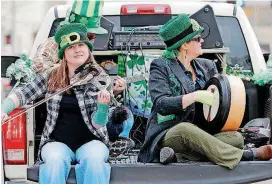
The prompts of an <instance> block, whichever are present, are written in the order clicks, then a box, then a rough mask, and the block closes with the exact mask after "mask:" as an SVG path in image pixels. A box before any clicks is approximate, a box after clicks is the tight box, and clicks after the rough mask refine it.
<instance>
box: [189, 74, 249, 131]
mask: <svg viewBox="0 0 272 184" xmlns="http://www.w3.org/2000/svg"><path fill="white" fill-rule="evenodd" d="M204 90H209V91H211V92H213V93H214V96H215V99H214V103H213V105H212V106H208V105H205V104H201V103H196V113H195V121H194V123H195V124H196V125H197V126H199V127H200V128H201V129H203V130H205V131H206V132H208V133H210V134H216V133H219V132H222V131H236V130H238V129H239V127H240V125H241V123H242V120H243V117H244V112H245V106H246V92H245V87H244V84H243V81H242V80H241V79H240V78H239V77H236V76H229V75H224V74H218V75H215V76H214V77H212V78H211V79H210V80H209V81H207V83H206V85H205V87H204Z"/></svg>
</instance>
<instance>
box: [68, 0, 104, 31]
mask: <svg viewBox="0 0 272 184" xmlns="http://www.w3.org/2000/svg"><path fill="white" fill-rule="evenodd" d="M103 6H104V1H103V0H75V1H74V4H73V6H72V10H71V13H70V16H69V22H71V23H73V22H77V23H82V24H85V25H86V26H87V31H88V33H95V34H107V33H108V31H107V30H106V29H104V28H102V27H100V19H101V16H102V11H103Z"/></svg>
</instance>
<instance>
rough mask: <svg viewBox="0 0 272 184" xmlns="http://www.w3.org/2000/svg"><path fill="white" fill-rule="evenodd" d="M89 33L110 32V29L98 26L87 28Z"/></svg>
mask: <svg viewBox="0 0 272 184" xmlns="http://www.w3.org/2000/svg"><path fill="white" fill-rule="evenodd" d="M87 32H88V33H95V34H108V31H107V30H106V29H104V28H102V27H97V28H87Z"/></svg>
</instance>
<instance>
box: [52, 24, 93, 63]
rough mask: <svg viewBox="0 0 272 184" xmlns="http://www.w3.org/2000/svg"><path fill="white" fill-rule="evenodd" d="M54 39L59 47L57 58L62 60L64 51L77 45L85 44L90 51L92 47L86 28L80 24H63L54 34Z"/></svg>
mask: <svg viewBox="0 0 272 184" xmlns="http://www.w3.org/2000/svg"><path fill="white" fill-rule="evenodd" d="M54 39H55V41H56V43H57V44H58V45H59V51H58V56H59V58H60V59H62V58H63V53H64V51H65V49H66V48H67V47H69V46H71V45H74V44H77V43H81V42H82V43H85V44H86V45H87V46H88V47H89V48H90V50H91V51H93V45H92V44H91V42H90V41H89V39H88V37H87V27H86V26H85V25H84V24H81V23H73V24H64V25H63V26H62V27H61V28H60V29H59V30H58V31H57V32H56V34H55V36H54Z"/></svg>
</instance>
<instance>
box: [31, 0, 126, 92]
mask: <svg viewBox="0 0 272 184" xmlns="http://www.w3.org/2000/svg"><path fill="white" fill-rule="evenodd" d="M103 6H104V1H103V0H84V1H78V0H75V1H74V3H73V6H72V8H71V10H69V11H68V12H67V16H66V18H65V21H63V22H61V23H60V24H61V25H63V24H69V23H82V24H84V25H86V27H87V37H88V39H89V41H90V42H91V43H92V44H93V43H94V41H95V38H96V35H101V34H107V33H108V31H107V30H106V29H104V28H102V27H101V26H100V19H101V17H102V11H103ZM57 52H58V45H57V43H56V42H55V40H54V38H53V37H50V38H48V39H47V40H46V41H45V42H44V43H43V44H42V45H40V46H39V48H38V50H37V52H36V53H35V55H34V57H33V63H34V70H35V71H36V72H43V71H45V70H48V69H49V70H51V69H53V68H54V67H57V66H58V65H59V62H60V60H59V58H58V54H57ZM115 84H116V85H114V87H113V93H114V94H115V95H116V94H119V93H121V92H122V91H123V90H124V89H125V87H126V81H125V80H124V79H123V78H121V77H119V76H117V78H116V81H115Z"/></svg>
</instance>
